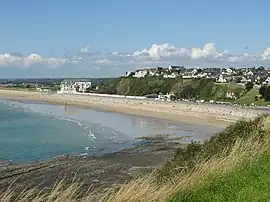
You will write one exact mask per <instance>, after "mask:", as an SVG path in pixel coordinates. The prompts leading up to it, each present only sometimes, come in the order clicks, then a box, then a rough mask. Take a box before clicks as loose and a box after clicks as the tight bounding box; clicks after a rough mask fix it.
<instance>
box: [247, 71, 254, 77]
mask: <svg viewBox="0 0 270 202" xmlns="http://www.w3.org/2000/svg"><path fill="white" fill-rule="evenodd" d="M246 75H247V76H253V75H254V73H253V72H252V71H249V72H247V73H246Z"/></svg>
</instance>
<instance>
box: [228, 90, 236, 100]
mask: <svg viewBox="0 0 270 202" xmlns="http://www.w3.org/2000/svg"><path fill="white" fill-rule="evenodd" d="M226 98H230V99H236V98H237V96H236V93H235V90H234V89H229V90H227V93H226Z"/></svg>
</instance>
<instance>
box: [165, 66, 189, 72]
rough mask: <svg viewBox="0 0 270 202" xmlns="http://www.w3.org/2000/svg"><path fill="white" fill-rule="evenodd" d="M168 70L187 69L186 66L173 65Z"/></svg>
mask: <svg viewBox="0 0 270 202" xmlns="http://www.w3.org/2000/svg"><path fill="white" fill-rule="evenodd" d="M168 69H169V70H170V71H183V70H184V69H185V67H184V66H172V65H170V66H169V67H168Z"/></svg>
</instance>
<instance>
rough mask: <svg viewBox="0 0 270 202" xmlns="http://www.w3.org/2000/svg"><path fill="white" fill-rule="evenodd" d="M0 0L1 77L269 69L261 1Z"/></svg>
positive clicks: (267, 19)
mask: <svg viewBox="0 0 270 202" xmlns="http://www.w3.org/2000/svg"><path fill="white" fill-rule="evenodd" d="M0 3H1V6H0V25H1V31H0V77H44V76H48V77H60V76H62V77H65V76H89V77H92V76H94V77H99V76H117V75H120V74H124V73H125V72H126V71H129V70H133V69H136V68H147V67H153V66H161V65H164V66H166V65H169V64H179V65H185V66H186V67H213V66H218V67H226V66H227V65H230V66H235V67H243V66H254V65H265V66H269V67H270V61H269V60H270V48H269V49H268V47H270V26H269V24H270V12H269V8H270V1H267V0H257V1H243V0H238V1H232V0H226V1H225V0H205V1H198V0H189V1H180V0H167V1H161V0H136V1H127V0H125V1H124V0H116V1H108V0H95V1H94V0H80V1H74V0H65V1H63V0H59V1H55V0H47V1H36V0H35V1H34V0H24V1H21V0H9V1H1V2H0Z"/></svg>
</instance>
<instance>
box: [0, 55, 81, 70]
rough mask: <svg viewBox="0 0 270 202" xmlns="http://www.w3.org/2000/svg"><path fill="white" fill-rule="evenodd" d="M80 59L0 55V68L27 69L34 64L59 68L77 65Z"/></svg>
mask: <svg viewBox="0 0 270 202" xmlns="http://www.w3.org/2000/svg"><path fill="white" fill-rule="evenodd" d="M80 59H81V58H79V57H72V58H54V57H48V58H45V57H42V56H40V55H38V54H36V53H32V54H30V55H28V56H16V55H13V54H10V53H4V54H0V67H1V66H4V67H7V66H12V67H19V68H29V67H31V66H33V65H36V64H42V65H44V66H45V67H59V66H62V65H65V64H69V63H78V61H79V60H80Z"/></svg>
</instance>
